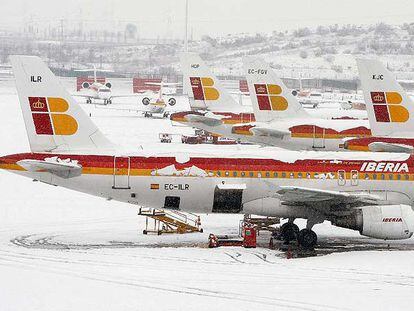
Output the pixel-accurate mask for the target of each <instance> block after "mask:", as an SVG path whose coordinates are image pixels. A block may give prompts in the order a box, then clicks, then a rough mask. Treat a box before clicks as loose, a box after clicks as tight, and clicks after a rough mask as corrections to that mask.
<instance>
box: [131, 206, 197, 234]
mask: <svg viewBox="0 0 414 311" xmlns="http://www.w3.org/2000/svg"><path fill="white" fill-rule="evenodd" d="M138 215H140V216H146V219H145V229H144V230H143V232H142V233H143V234H148V233H156V234H158V235H161V234H162V233H179V234H183V233H191V232H203V229H202V228H201V220H200V216H198V215H196V214H192V213H183V212H180V211H172V210H168V211H167V210H162V209H156V208H145V207H141V208H140V209H139V211H138ZM150 218H151V219H153V220H154V222H153V226H151V225H150V221H149V220H150Z"/></svg>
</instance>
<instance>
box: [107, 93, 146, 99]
mask: <svg viewBox="0 0 414 311" xmlns="http://www.w3.org/2000/svg"><path fill="white" fill-rule="evenodd" d="M119 97H142V94H117V95H111V97H110V98H111V99H112V98H119Z"/></svg>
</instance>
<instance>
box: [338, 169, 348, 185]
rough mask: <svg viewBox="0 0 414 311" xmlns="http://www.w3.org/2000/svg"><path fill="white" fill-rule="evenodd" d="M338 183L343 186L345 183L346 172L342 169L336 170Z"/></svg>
mask: <svg viewBox="0 0 414 311" xmlns="http://www.w3.org/2000/svg"><path fill="white" fill-rule="evenodd" d="M338 185H339V186H345V185H346V173H345V171H344V170H339V171H338Z"/></svg>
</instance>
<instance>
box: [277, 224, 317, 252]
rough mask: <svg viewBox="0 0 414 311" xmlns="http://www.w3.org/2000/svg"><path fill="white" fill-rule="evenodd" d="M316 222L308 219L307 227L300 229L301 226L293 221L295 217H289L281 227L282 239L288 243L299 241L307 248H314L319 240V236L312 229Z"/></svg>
mask: <svg viewBox="0 0 414 311" xmlns="http://www.w3.org/2000/svg"><path fill="white" fill-rule="evenodd" d="M313 225H314V223H311V222H310V221H308V223H307V225H306V228H305V229H302V230H299V227H298V226H297V225H295V224H294V223H293V219H289V221H288V222H287V223H284V224H283V225H282V226H281V227H280V239H281V240H283V241H284V242H285V243H286V244H289V243H290V242H292V241H297V242H298V244H299V245H300V246H301V247H303V248H305V249H312V248H314V247H315V246H316V244H317V242H318V236H317V235H316V233H315V232H314V231H313V230H312V227H313Z"/></svg>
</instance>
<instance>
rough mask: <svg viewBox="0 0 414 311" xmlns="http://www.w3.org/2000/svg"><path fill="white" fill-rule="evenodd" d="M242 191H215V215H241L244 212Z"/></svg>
mask: <svg viewBox="0 0 414 311" xmlns="http://www.w3.org/2000/svg"><path fill="white" fill-rule="evenodd" d="M242 196H243V190H242V189H219V188H218V187H216V188H215V189H214V201H213V210H212V212H213V213H239V212H240V211H241V210H242Z"/></svg>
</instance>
